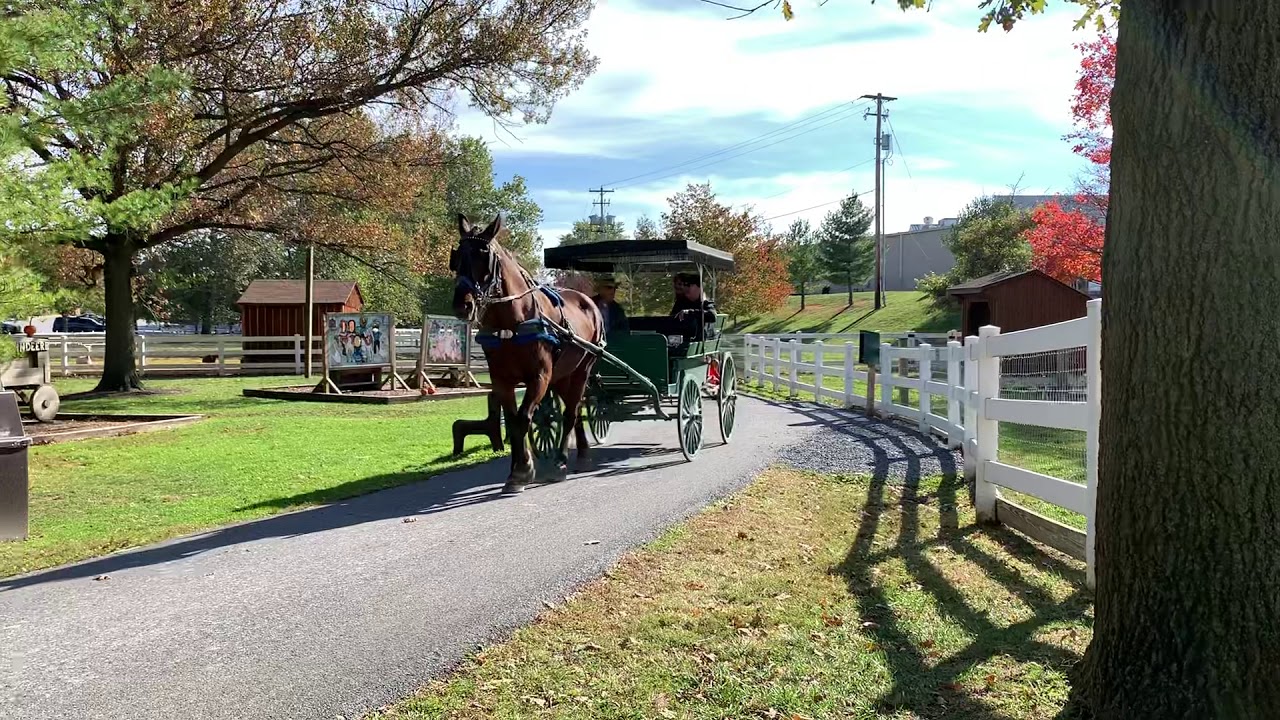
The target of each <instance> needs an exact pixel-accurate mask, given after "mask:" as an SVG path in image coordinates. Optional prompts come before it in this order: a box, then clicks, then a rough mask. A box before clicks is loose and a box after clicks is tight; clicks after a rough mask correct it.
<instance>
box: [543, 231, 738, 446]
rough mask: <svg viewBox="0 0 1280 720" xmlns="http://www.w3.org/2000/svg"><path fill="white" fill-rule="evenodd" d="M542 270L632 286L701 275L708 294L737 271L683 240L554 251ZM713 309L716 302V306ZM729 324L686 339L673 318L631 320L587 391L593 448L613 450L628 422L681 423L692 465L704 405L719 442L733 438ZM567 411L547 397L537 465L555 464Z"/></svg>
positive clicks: (727, 257) (728, 258)
mask: <svg viewBox="0 0 1280 720" xmlns="http://www.w3.org/2000/svg"><path fill="white" fill-rule="evenodd" d="M543 258H544V260H543V262H544V264H545V265H546V266H547V267H548V268H551V269H557V270H575V271H579V272H585V273H607V274H624V275H627V276H629V277H631V278H633V279H634V278H635V277H636V276H638V275H643V274H654V273H657V274H660V275H662V276H663V277H665V278H667V279H668V280H669V279H670V278H671V277H672V276H673V275H674V274H675V273H677V272H689V271H692V272H696V273H697V274H698V276H699V277H700V278H703V279H704V280H703V282H701V283H700V285H701V286H702V287H706V285H707V283H706V282H705V279H711V280H712V283H711V287H712V290H713V291H714V289H715V287H716V284H717V283H715V274H716V273H718V272H728V271H731V270H733V255H731V254H729V253H727V252H724V251H721V250H716V249H714V248H710V247H707V246H705V245H701V244H699V243H696V242H692V241H685V240H645V241H629V240H619V241H609V242H597V243H587V244H583V245H569V246H560V247H554V248H549V249H547V250H546V251H545V252H544V253H543ZM712 300H713V301H714V297H713V298H712ZM725 319H726V316H725V315H723V314H717V315H716V317H715V322H714V323H705V324H698V327H697V330H696V333H697V334H696V335H695V336H694V337H692V338H689V337H688V336H687V335H685V334H682V333H680V332H679V331H678V330H677V329H675V328H674V327H673V323H672V322H671V318H669V317H666V316H663V317H631V318H629V325H630V327H629V329H628V330H627V331H626V332H623V333H620V334H616V335H614V336H611V337H610V338H609V340H608V343H607V346H606V347H607V352H605V353H602V354H601V359H600V361H599V362H598V363H597V364H596V367H595V374H594V375H593V376H592V378H591V381H590V383H589V384H588V386H587V392H586V397H585V399H584V403H583V405H584V412H585V418H584V419H585V421H586V425H587V429H588V430H590V432H591V436H592V439H593V440H595V442H596V444H604V443H606V442H608V437H609V430H610V427H611V426H612V424H613V423H615V422H619V421H630V420H669V419H671V418H672V417H674V418H675V420H676V431H677V433H678V437H679V442H680V450H681V452H683V453H684V456H685V458H686V459H688V460H693V459H694V457H695V456H696V455H697V454H698V451H699V450H701V449H702V446H703V438H704V423H703V400H704V398H706V399H714V400H715V403H716V415H717V416H718V420H719V425H720V437H721V438H722V439H723V440H724V441H725V442H726V443H727V442H729V439H730V438H731V437H732V436H733V421H734V412H735V409H736V402H737V370H736V368H735V367H734V362H733V356H732V355H730V354H729V353H728V352H726V351H724V350H722V349H721V346H720V344H721V335H722V334H723V332H724V323H725ZM562 408H563V403H562V402H561V401H560V399H559V398H558V397H557V396H556V395H555V394H554V393H551V392H549V393H547V396H546V398H544V399H543V401H542V403H541V404H540V405H539V407H538V409H537V411H536V414H535V415H534V418H533V427H532V429H531V435H532V437H531V441H532V442H531V444H532V446H533V452H534V455H535V456H536V457H538V458H540V459H541V458H547V457H550V456H551V454H552V453H554V452H555V449H556V448H558V447H559V444H560V434H561V433H562V432H564V428H563V424H562V422H561V416H562Z"/></svg>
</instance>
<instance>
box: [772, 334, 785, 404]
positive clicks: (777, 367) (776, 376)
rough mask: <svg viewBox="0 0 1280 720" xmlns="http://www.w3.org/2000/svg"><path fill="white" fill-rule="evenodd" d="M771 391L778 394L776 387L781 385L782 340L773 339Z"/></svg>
mask: <svg viewBox="0 0 1280 720" xmlns="http://www.w3.org/2000/svg"><path fill="white" fill-rule="evenodd" d="M770 379H771V380H773V391H774V392H775V393H776V392H778V387H779V386H780V385H782V338H774V339H773V375H772V376H771V378H770Z"/></svg>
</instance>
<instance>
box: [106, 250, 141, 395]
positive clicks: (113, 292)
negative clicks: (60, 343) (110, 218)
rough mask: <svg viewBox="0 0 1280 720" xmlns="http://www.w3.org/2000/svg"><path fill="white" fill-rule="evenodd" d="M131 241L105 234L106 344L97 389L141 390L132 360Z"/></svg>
mask: <svg viewBox="0 0 1280 720" xmlns="http://www.w3.org/2000/svg"><path fill="white" fill-rule="evenodd" d="M134 251H135V247H134V244H133V243H132V242H131V241H130V240H129V239H128V238H127V237H125V236H120V235H108V236H107V238H106V242H105V246H104V248H103V252H102V255H103V259H104V261H105V262H104V265H103V284H104V286H105V288H104V295H105V300H106V306H107V307H106V320H107V347H106V351H105V356H104V358H103V361H102V379H101V380H100V381H99V382H98V387H97V390H98V391H99V392H125V391H129V390H140V389H142V379H141V378H140V377H139V376H138V368H137V363H136V362H135V360H134V338H135V336H136V329H137V328H136V327H135V325H134V314H133V254H134Z"/></svg>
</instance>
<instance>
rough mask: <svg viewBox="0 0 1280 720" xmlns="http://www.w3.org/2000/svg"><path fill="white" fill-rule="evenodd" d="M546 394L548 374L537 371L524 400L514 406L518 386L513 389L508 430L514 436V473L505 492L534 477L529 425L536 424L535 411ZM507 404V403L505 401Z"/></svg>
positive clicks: (527, 387)
mask: <svg viewBox="0 0 1280 720" xmlns="http://www.w3.org/2000/svg"><path fill="white" fill-rule="evenodd" d="M546 394H547V378H546V376H545V375H538V376H537V377H535V378H534V379H533V381H532V382H528V383H526V384H525V391H524V400H523V401H522V402H521V403H520V408H519V409H518V410H517V409H516V408H515V390H514V389H512V391H511V410H512V412H510V413H508V415H507V418H508V420H507V434H508V435H509V436H510V437H511V474H510V476H508V477H507V484H506V486H505V487H503V489H502V490H503V492H508V493H514V492H520V491H521V490H524V487H525V486H526V485H528V484H529V483H530V482H532V481H533V478H534V476H535V475H536V470H535V469H534V467H533V461H532V457H531V453H530V452H529V429H530V428H531V427H532V426H533V413H534V409H535V408H537V407H538V404H539V403H541V402H542V399H543V398H544V397H545V396H546ZM504 404H505V403H504Z"/></svg>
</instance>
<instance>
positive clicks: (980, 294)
mask: <svg viewBox="0 0 1280 720" xmlns="http://www.w3.org/2000/svg"><path fill="white" fill-rule="evenodd" d="M947 294H948V295H950V296H952V297H954V298H956V299H958V300H959V301H960V318H961V328H962V332H963V334H964V335H965V336H966V337H967V336H969V335H977V334H978V328H980V327H982V326H983V325H995V326H997V327H999V328H1000V332H1002V333H1007V332H1014V331H1016V330H1026V329H1027V328H1033V327H1039V326H1041V325H1051V324H1053V323H1058V322H1066V321H1067V320H1074V319H1076V318H1078V317H1084V315H1085V313H1086V311H1087V310H1086V303H1088V302H1089V296H1088V295H1086V294H1084V293H1082V292H1080V291H1079V290H1076V289H1075V288H1073V287H1071V286H1070V285H1067V284H1065V283H1062V282H1059V281H1057V280H1055V279H1053V278H1052V277H1050V276H1048V275H1046V274H1045V273H1043V272H1041V271H1039V270H1035V269H1032V270H1022V271H1019V272H998V273H992V274H990V275H985V276H983V277H980V278H975V279H973V280H970V281H968V282H963V283H960V284H959V285H955V286H952V287H951V288H949V289H948V290H947Z"/></svg>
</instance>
